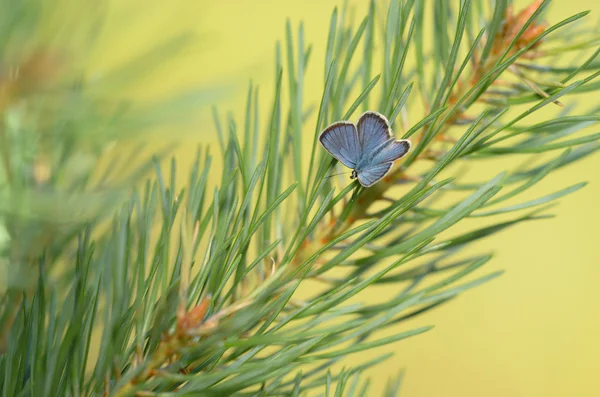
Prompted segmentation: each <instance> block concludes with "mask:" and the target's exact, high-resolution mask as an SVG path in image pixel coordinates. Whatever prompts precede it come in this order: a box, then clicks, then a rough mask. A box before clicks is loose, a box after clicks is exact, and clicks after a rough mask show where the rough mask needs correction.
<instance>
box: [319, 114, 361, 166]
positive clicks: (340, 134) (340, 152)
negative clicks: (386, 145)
mask: <svg viewBox="0 0 600 397" xmlns="http://www.w3.org/2000/svg"><path fill="white" fill-rule="evenodd" d="M319 141H320V142H321V145H323V147H324V148H325V150H327V151H328V152H329V153H330V154H331V155H332V156H333V157H335V158H336V159H337V160H338V161H340V162H341V163H342V164H344V165H345V166H346V167H348V168H352V169H354V168H355V167H356V163H357V162H358V159H359V156H360V153H361V151H360V144H359V142H358V134H357V132H356V126H355V125H354V124H353V123H349V122H345V121H340V122H338V123H335V124H332V125H330V126H329V127H327V128H326V129H325V130H324V131H323V132H322V133H321V135H319Z"/></svg>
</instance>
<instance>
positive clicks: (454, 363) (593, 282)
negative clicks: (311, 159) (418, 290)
mask: <svg viewBox="0 0 600 397" xmlns="http://www.w3.org/2000/svg"><path fill="white" fill-rule="evenodd" d="M339 3H340V2H339V1H334V0H235V1H234V0H232V1H215V2H210V3H208V2H204V1H202V2H199V1H192V0H190V1H181V0H174V1H169V2H167V1H165V2H159V1H154V2H147V1H146V2H138V1H127V2H123V3H119V2H116V1H115V2H114V7H117V8H119V7H122V5H123V4H128V7H129V8H130V9H131V10H134V11H136V13H138V12H139V14H138V15H137V18H136V24H137V25H134V27H132V28H131V29H130V33H129V34H125V35H123V37H120V38H119V39H118V40H116V41H114V42H113V43H114V44H111V48H112V52H111V53H110V54H106V53H104V54H105V55H102V56H100V57H99V60H100V63H99V64H97V65H96V67H97V68H100V69H101V66H102V65H103V62H104V64H107V65H108V64H110V63H111V59H112V60H113V61H114V59H125V58H127V54H128V50H127V49H128V48H132V47H135V46H137V45H138V44H139V43H149V42H152V41H153V40H154V39H156V38H159V37H164V36H165V35H168V34H170V33H171V32H173V31H183V30H185V29H187V28H189V29H192V30H194V31H195V32H197V33H198V34H199V35H200V40H199V43H200V44H199V45H198V46H196V47H195V48H194V49H193V50H190V51H188V52H187V53H186V54H184V57H183V58H182V61H181V65H180V67H179V68H177V69H176V70H177V73H164V72H163V73H161V74H160V75H159V76H160V79H157V80H148V81H147V82H146V83H145V84H146V85H144V91H142V92H143V93H144V95H145V94H148V95H150V93H151V92H153V90H155V89H156V90H158V91H156V92H160V90H162V89H172V90H177V89H180V88H182V87H185V86H186V85H189V84H193V83H197V82H200V83H206V84H211V83H217V84H221V83H228V84H230V86H231V87H233V88H234V91H233V94H232V96H230V97H229V99H228V100H226V101H222V102H221V103H220V108H221V109H222V110H229V109H231V110H233V111H234V113H235V114H236V115H238V116H241V114H242V111H243V101H244V97H245V94H246V88H247V84H248V81H249V80H250V79H252V80H253V81H254V82H255V83H258V84H260V86H261V93H262V95H261V101H262V102H261V103H262V105H263V115H266V113H265V112H264V110H265V109H266V108H267V107H268V103H269V101H270V99H271V93H272V88H273V64H274V45H275V40H278V39H282V38H284V37H285V36H284V34H285V30H284V28H285V19H286V18H287V17H290V18H291V20H292V23H293V26H297V24H298V22H299V21H301V20H303V21H304V23H305V31H306V38H307V39H306V41H307V42H308V43H312V44H313V52H312V59H311V61H310V65H309V69H308V77H307V80H306V83H307V89H306V94H305V97H306V98H309V99H310V100H312V101H314V102H317V101H318V99H319V98H320V94H321V91H320V90H321V88H322V80H323V66H322V65H323V54H324V48H325V45H326V37H327V30H328V24H329V18H330V15H331V10H332V8H333V7H334V6H335V5H338V4H339ZM362 3H363V2H361V1H358V0H354V4H357V5H360V6H362ZM364 3H365V4H366V1H365V2H364ZM134 4H135V6H134ZM521 4H522V3H521ZM586 8H596V10H595V12H593V13H592V16H591V18H590V20H593V21H597V20H598V12H599V11H600V6H597V5H594V2H591V1H584V0H571V1H566V0H557V1H555V2H554V4H553V6H552V9H551V12H550V14H549V18H548V19H549V21H551V22H556V21H558V20H559V19H562V18H564V17H566V16H567V14H569V15H571V14H574V13H575V12H578V11H581V10H583V9H586ZM579 98H580V99H583V97H579ZM596 98H597V96H595V95H592V96H588V97H587V100H590V101H596V102H597V99H596ZM566 101H567V102H569V101H572V99H571V100H566ZM264 119H265V117H263V120H264ZM204 120H205V121H204V122H203V123H200V124H198V125H197V126H195V129H196V132H195V133H196V135H195V137H196V138H194V139H190V142H189V143H190V144H189V145H186V147H190V148H193V149H194V150H195V143H198V142H216V141H215V134H214V128H213V125H212V123H211V122H210V120H209V119H206V118H205V119H204ZM194 150H191V149H190V150H188V149H181V150H180V151H179V153H178V156H179V158H180V160H181V161H182V162H183V163H185V162H186V161H188V160H189V159H190V158H191V156H192V154H193V151H194ZM180 169H185V168H184V167H181V168H180ZM599 169H600V154H597V155H596V156H593V157H592V158H588V159H586V160H584V161H582V162H579V163H577V164H576V165H574V166H570V167H567V168H566V169H562V170H560V171H558V172H556V173H555V174H554V175H553V176H551V177H550V178H548V179H547V180H545V181H544V183H542V184H540V186H539V187H537V188H536V189H537V190H536V193H538V194H537V195H541V194H543V193H547V192H549V191H550V190H551V189H554V190H558V189H559V188H562V187H565V186H568V185H571V184H573V183H575V182H578V181H583V180H585V181H589V182H590V184H589V185H588V186H587V187H586V188H585V189H583V190H581V191H578V192H577V193H575V194H574V195H572V196H568V197H566V198H563V199H561V203H560V206H559V207H558V208H556V209H554V210H553V212H554V213H555V214H557V215H558V217H557V218H555V219H551V220H544V221H538V222H534V223H526V224H522V225H519V226H517V227H516V228H513V229H509V230H508V231H505V232H503V233H501V234H500V235H498V236H496V237H494V238H491V239H488V240H484V241H482V242H480V243H479V249H478V250H479V251H484V250H491V251H493V252H495V254H496V256H495V258H494V259H493V260H492V262H491V263H490V264H489V265H486V267H487V268H488V269H487V270H488V271H489V270H498V269H505V270H506V273H505V274H504V275H503V276H502V277H500V278H499V279H496V280H495V281H493V282H491V283H489V284H485V285H484V286H481V287H479V288H477V289H475V290H472V291H469V292H467V293H466V294H464V295H462V296H461V297H459V298H458V299H457V300H455V301H453V302H451V303H450V304H447V305H445V306H443V307H441V308H439V309H437V310H435V311H434V312H431V313H429V314H427V315H425V316H422V317H420V318H418V319H416V320H414V321H413V322H412V323H411V324H410V325H428V324H435V326H436V327H435V328H434V329H433V330H432V331H430V332H428V333H426V334H424V335H420V336H418V337H415V338H412V339H409V340H406V341H402V342H400V343H398V344H397V345H395V346H394V347H393V348H394V349H395V351H396V353H397V354H396V357H395V358H394V359H392V361H389V362H387V363H386V364H384V365H382V366H379V367H378V368H376V369H374V370H371V371H370V372H369V373H368V375H370V376H372V380H373V389H372V395H380V392H381V391H382V390H383V388H384V385H385V381H386V380H387V378H388V377H389V376H391V375H394V374H396V373H397V370H398V369H400V368H406V378H405V383H404V385H403V388H402V395H403V396H405V397H407V396H408V397H415V396H461V397H475V396H488V397H495V396H498V397H500V396H501V397H508V396H533V397H536V396H545V397H558V396H599V395H600V385H599V383H600V381H599V379H598V371H599V370H600V315H599V311H598V304H599V303H600V288H599V287H598V282H599V281H600V267H599V265H600V263H599V262H600V261H599V259H600V241H599V237H600V226H599V225H600V210H599V204H600V176H599V175H598V170H599ZM499 171H500V170H499V169H493V168H492V166H491V165H490V166H489V167H488V168H485V167H483V169H481V170H478V173H480V174H481V175H486V176H488V177H489V176H492V175H495V174H497V173H498V172H499ZM360 358H363V357H354V358H353V360H354V359H360Z"/></svg>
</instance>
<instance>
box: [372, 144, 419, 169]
mask: <svg viewBox="0 0 600 397" xmlns="http://www.w3.org/2000/svg"><path fill="white" fill-rule="evenodd" d="M409 150H410V141H409V140H406V139H402V140H400V141H395V140H390V141H389V143H388V144H386V145H385V147H383V149H381V151H380V152H379V153H377V154H376V155H375V156H374V157H373V164H381V163H390V162H394V161H396V160H398V159H400V158H402V157H404V156H405V155H406V153H408V151H409Z"/></svg>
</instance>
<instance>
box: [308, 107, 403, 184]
mask: <svg viewBox="0 0 600 397" xmlns="http://www.w3.org/2000/svg"><path fill="white" fill-rule="evenodd" d="M319 141H320V142H321V144H322V145H323V147H324V148H325V150H327V151H328V152H329V153H330V154H331V155H332V156H333V157H335V158H336V159H337V160H338V161H340V162H341V163H342V164H344V165H345V166H346V167H348V168H351V169H352V175H351V178H352V179H355V178H356V179H358V181H359V182H360V184H361V185H363V186H365V187H370V186H372V185H374V184H375V183H377V182H378V181H380V180H381V179H382V178H383V177H384V176H385V175H386V174H387V173H388V171H389V170H390V169H391V167H392V164H393V163H394V161H396V160H398V159H400V158H401V157H403V156H405V155H406V153H408V151H409V150H410V141H408V140H396V139H395V138H394V137H393V135H392V132H391V130H390V127H389V123H388V121H387V119H386V118H385V117H384V116H383V115H381V114H379V113H377V112H372V111H369V112H365V113H363V115H362V116H360V118H359V119H358V123H357V124H356V125H354V123H350V122H347V121H341V122H337V123H334V124H332V125H330V126H329V127H327V128H326V129H325V130H324V131H323V132H322V133H321V135H320V136H319Z"/></svg>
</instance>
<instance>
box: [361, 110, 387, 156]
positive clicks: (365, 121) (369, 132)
mask: <svg viewBox="0 0 600 397" xmlns="http://www.w3.org/2000/svg"><path fill="white" fill-rule="evenodd" d="M356 128H357V132H358V141H359V143H360V149H361V155H364V156H368V155H369V153H372V152H373V151H374V150H375V149H377V148H378V147H380V146H381V145H383V144H384V143H386V142H387V141H388V140H389V139H390V138H391V137H392V131H391V130H390V125H389V123H388V121H387V119H386V118H385V116H383V115H382V114H379V113H377V112H372V111H369V112H365V113H363V114H362V116H360V118H359V119H358V123H357V124H356Z"/></svg>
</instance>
